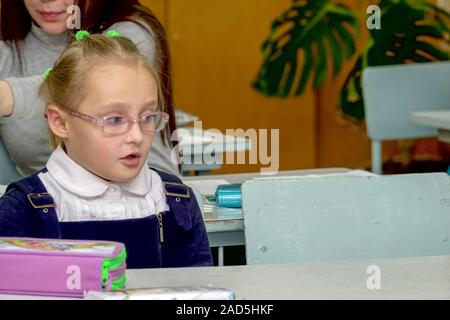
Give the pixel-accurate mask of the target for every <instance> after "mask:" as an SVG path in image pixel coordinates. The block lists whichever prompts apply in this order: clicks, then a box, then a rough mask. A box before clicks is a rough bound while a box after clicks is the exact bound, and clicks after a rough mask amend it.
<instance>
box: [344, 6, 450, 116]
mask: <svg viewBox="0 0 450 320" xmlns="http://www.w3.org/2000/svg"><path fill="white" fill-rule="evenodd" d="M380 8H381V12H382V15H381V29H374V30H371V32H370V33H371V40H370V41H369V42H368V44H367V46H366V47H365V49H364V50H363V52H362V54H361V57H360V58H359V59H358V60H357V62H356V64H355V66H354V68H353V69H352V71H351V72H350V74H349V76H348V77H347V80H346V82H345V85H344V88H343V90H342V92H341V96H340V107H341V110H342V113H343V114H344V115H345V116H349V117H351V118H354V119H356V120H364V102H363V97H362V88H361V74H362V70H363V69H364V68H365V67H367V66H380V65H393V64H403V63H413V62H428V61H435V60H448V59H450V56H449V52H448V51H445V50H443V49H442V48H441V47H440V46H439V45H438V43H439V42H442V41H444V42H447V43H449V33H450V30H449V23H448V19H449V18H450V15H449V13H447V12H445V11H443V10H442V9H439V8H437V7H436V6H434V5H431V4H428V3H426V2H425V0H423V1H417V0H416V1H413V0H385V1H382V2H381V3H380Z"/></svg>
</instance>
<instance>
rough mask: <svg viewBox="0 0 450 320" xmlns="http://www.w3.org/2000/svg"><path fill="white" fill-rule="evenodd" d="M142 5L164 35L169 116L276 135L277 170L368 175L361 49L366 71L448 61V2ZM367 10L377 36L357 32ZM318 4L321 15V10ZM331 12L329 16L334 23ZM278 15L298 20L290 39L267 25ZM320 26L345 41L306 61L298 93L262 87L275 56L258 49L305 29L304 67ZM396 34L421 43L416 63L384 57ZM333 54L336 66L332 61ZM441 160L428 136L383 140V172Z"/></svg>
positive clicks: (236, 168) (192, 0)
mask: <svg viewBox="0 0 450 320" xmlns="http://www.w3.org/2000/svg"><path fill="white" fill-rule="evenodd" d="M141 2H142V3H143V4H144V5H146V6H147V7H149V8H150V9H151V10H153V12H155V14H156V15H157V16H158V17H159V18H160V19H161V21H162V22H163V24H164V26H165V28H166V31H167V34H168V39H169V43H170V47H171V54H172V64H173V82H174V92H175V104H176V106H177V108H181V109H182V110H185V111H187V112H189V113H192V114H194V115H196V116H198V117H199V118H200V120H202V121H203V128H204V129H208V128H217V129H219V130H221V131H222V132H225V130H226V129H227V128H231V129H234V128H242V129H244V130H246V129H248V128H254V129H280V146H279V149H280V170H289V169H303V168H321V167H348V168H365V169H368V168H369V167H370V142H369V139H368V138H367V134H366V129H365V124H364V114H363V107H362V101H361V97H360V96H358V95H360V90H359V92H358V90H357V89H358V81H359V78H358V76H360V70H357V69H358V68H356V69H355V65H357V64H358V62H361V61H365V62H367V61H366V60H367V59H366V60H364V59H365V58H367V51H368V45H370V44H371V45H372V48H371V49H369V50H372V51H373V52H370V54H369V57H371V59H369V60H370V61H369V65H380V64H397V63H411V62H422V60H423V61H434V60H448V59H449V33H448V28H449V19H448V12H449V11H450V1H448V0H444V1H442V0H441V1H394V0H390V1H374V0H372V1H365V0H353V1H350V0H340V1H326V0H314V1H297V0H214V1H211V0H189V1H186V0H142V1H141ZM424 3H425V4H424ZM426 3H428V4H429V5H427V4H426ZM373 4H378V5H379V6H380V8H381V9H382V15H383V16H382V20H381V22H382V29H381V30H382V31H383V30H384V32H385V33H384V34H383V35H382V36H381V37H380V36H379V35H380V34H381V33H380V30H369V29H368V28H367V27H366V22H367V19H368V18H369V17H370V14H369V13H367V8H368V7H369V6H370V5H373ZM327 6H329V7H328V8H329V9H330V10H328V11H326V10H325V11H324V10H323V9H324V8H326V7H327ZM330 6H331V7H330ZM336 8H338V9H339V10H341V11H339V10H336ZM342 10H344V11H342ZM334 12H336V13H337V15H335V16H333V13H334ZM285 14H286V16H285V17H284V18H286V17H288V16H289V15H290V14H291V15H292V14H296V15H298V14H303V15H304V18H305V19H304V20H302V21H301V24H302V25H301V26H300V27H301V28H298V30H297V31H298V32H297V34H296V33H295V30H294V31H292V29H289V24H288V23H284V24H283V23H280V27H276V26H275V25H274V22H275V21H276V20H277V19H278V21H282V20H283V15H285ZM285 22H286V21H285ZM324 24H327V25H331V26H336V28H337V29H339V30H341V35H342V33H345V34H348V35H349V36H350V39H346V38H345V37H336V38H337V43H336V44H335V45H337V47H333V46H328V47H326V48H325V49H326V59H325V60H326V61H325V64H326V65H325V66H324V63H323V61H322V62H320V61H319V62H317V60H315V61H312V62H311V63H312V64H313V65H312V68H313V69H314V70H313V72H312V73H311V74H310V75H309V78H308V79H307V80H308V81H307V82H306V83H304V89H303V91H302V92H301V94H299V95H296V94H295V91H296V85H295V83H294V85H293V87H292V88H291V90H290V91H289V90H288V91H289V92H288V94H286V93H287V92H286V91H284V92H280V90H275V91H274V90H273V88H272V89H271V88H270V85H272V86H273V85H274V84H273V83H272V84H270V83H269V84H268V83H267V81H269V82H270V81H271V80H270V79H274V80H273V81H276V76H274V75H273V73H274V72H275V73H276V68H277V65H275V66H274V65H272V66H271V65H267V64H266V67H265V68H264V67H263V66H264V63H266V62H267V61H268V60H267V57H268V55H270V54H272V56H271V58H274V54H273V51H272V52H270V50H268V49H267V47H266V50H265V51H264V50H263V49H262V45H263V43H264V42H265V41H266V40H271V41H272V44H273V40H274V39H276V38H277V37H280V35H281V34H283V33H284V32H287V31H288V32H290V37H286V38H284V39H282V41H291V40H293V39H294V36H298V35H299V33H301V32H304V31H305V29H308V28H309V29H308V30H307V31H309V33H310V35H308V39H305V38H303V39H302V40H301V41H303V43H306V44H308V43H310V44H311V46H312V49H311V53H312V58H313V59H315V58H316V57H317V56H319V58H320V52H319V51H320V48H319V47H318V46H317V45H316V44H317V41H318V40H320V39H321V37H322V36H324V37H327V35H326V33H327V32H329V31H330V30H327V28H322V27H320V26H321V25H324ZM423 25H426V26H429V27H430V28H432V29H433V28H434V30H437V31H436V32H439V36H436V34H434V31H433V32H432V34H433V36H432V37H430V36H427V34H426V32H425V34H421V33H422V31H423V30H426V29H423V30H421V29H416V27H418V26H423ZM342 27H344V28H345V30H344V31H342ZM408 28H409V29H408ZM289 30H290V31H289ZM427 30H429V29H427ZM335 31H336V30H334V32H335ZM345 31H347V32H345ZM382 31H381V32H382ZM400 31H406V34H407V35H408V34H410V35H412V37H409V38H408V37H407V39H406V40H408V39H419V40H423V42H425V43H428V44H429V45H430V46H432V50H431V49H430V50H429V51H430V52H428V53H427V52H422V55H420V57H421V58H420V57H419V58H417V57H408V54H409V53H408V52H404V54H405V56H404V57H403V56H400V57H392V56H391V55H390V54H389V53H391V51H392V50H393V49H392V50H391V49H389V46H392V47H393V48H394V49H395V47H394V46H395V45H396V43H393V42H392V41H391V40H392V39H391V38H389V37H394V35H395V34H396V33H397V34H398V33H400ZM408 31H410V32H408ZM377 32H378V33H377ZM427 32H428V31H427ZM415 33H417V34H415ZM345 34H344V35H345ZM335 35H336V33H335ZM400 36H401V35H400ZM374 39H375V43H373V41H374ZM406 40H405V41H406ZM282 41H281V42H282ZM349 41H350V42H349ZM379 42H380V43H379ZM328 43H330V42H328ZM278 45H280V42H279V43H278ZM409 45H410V44H408V43H407V45H406V49H405V50H411V48H408V46H409ZM414 45H417V44H412V46H413V50H415V51H416V52H417V50H416V49H418V50H419V51H420V48H419V47H418V48H414ZM386 46H387V48H385V47H386ZM374 48H375V50H373V49H374ZM377 48H378V51H383V50H384V52H387V54H386V55H387V57H386V56H385V57H384V58H387V59H384V60H383V59H379V58H377V57H375V58H374V55H376V54H377V52H376V51H377ZM422 48H425V49H426V48H427V47H422ZM436 50H437V51H436ZM338 51H342V52H341V53H339V52H338ZM425 51H426V50H425ZM338 53H339V55H340V58H339V59H340V60H338V61H337V60H336V56H337V55H338ZM397 53H398V52H397ZM364 54H366V55H365V56H364ZM378 54H379V53H378ZM392 55H394V54H392ZM400 55H401V54H400ZM305 57H306V55H305V52H304V51H302V50H299V51H298V66H297V67H298V68H299V69H300V71H299V72H298V73H297V75H296V77H299V75H301V71H302V70H301V69H302V67H303V68H306V67H305V66H306V64H304V61H305ZM423 57H425V58H423ZM285 58H286V57H285ZM310 58H311V57H310ZM282 59H284V58H282ZM319 60H320V59H319ZM322 60H323V59H322ZM321 63H322V65H321ZM281 65H283V62H282V63H281ZM279 66H280V64H279V65H278V67H279ZM360 67H361V66H360ZM314 72H315V74H314ZM271 73H272V74H271ZM355 76H356V77H355ZM268 79H269V80H268ZM297 80H298V79H297V78H296V81H297ZM294 82H295V81H294ZM265 86H266V87H265ZM275 86H276V84H275ZM449 89H450V88H449ZM281 91H283V90H281ZM254 145H255V144H254ZM449 154H450V152H449V147H448V145H445V144H443V143H440V142H438V141H437V139H435V138H431V139H418V140H414V141H395V142H388V143H385V144H384V146H383V156H384V166H385V173H402V172H414V171H415V172H424V171H442V170H444V171H445V169H446V168H447V167H448V164H449V162H450V161H449ZM259 168H260V166H259V165H224V166H223V167H222V169H221V170H219V171H214V173H217V174H219V173H231V172H233V173H236V172H249V171H259Z"/></svg>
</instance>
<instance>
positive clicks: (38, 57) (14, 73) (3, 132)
mask: <svg viewBox="0 0 450 320" xmlns="http://www.w3.org/2000/svg"><path fill="white" fill-rule="evenodd" d="M0 4H1V5H0V140H3V142H4V144H5V147H6V149H7V151H8V153H9V156H10V157H11V159H12V160H13V162H14V163H15V164H16V167H17V169H18V170H19V172H20V173H21V174H22V175H24V176H25V175H29V174H32V173H35V172H36V171H39V170H41V169H42V168H43V167H44V166H45V164H46V162H47V160H48V158H49V156H50V154H51V151H52V150H51V148H50V146H49V145H48V143H47V141H48V137H47V125H46V123H45V122H44V121H43V120H44V119H43V118H42V114H43V113H44V109H45V105H44V103H43V102H42V101H41V100H40V99H39V97H38V96H37V91H38V90H37V89H38V87H39V85H40V84H41V83H42V73H43V72H44V71H45V70H46V69H48V68H49V67H51V66H52V65H53V64H54V63H55V61H56V59H57V58H58V57H59V56H60V55H61V53H62V52H63V50H64V49H65V48H66V47H67V45H68V42H69V39H71V38H73V35H74V34H75V33H76V31H77V30H75V29H69V28H68V27H70V28H72V27H76V28H79V27H80V26H78V25H76V23H73V22H76V20H77V19H73V18H72V17H71V16H69V14H68V13H67V11H69V13H72V12H74V11H72V10H71V7H70V6H71V5H73V4H75V5H77V6H78V8H79V9H80V10H79V12H80V14H79V16H78V17H79V18H80V22H81V29H83V30H87V31H89V32H90V33H92V34H94V33H105V32H106V31H107V30H108V29H114V30H116V31H118V32H120V34H121V35H123V36H125V37H128V38H130V39H131V40H132V41H133V42H134V43H135V44H136V45H137V46H138V48H139V50H140V51H141V53H143V54H144V55H145V56H146V57H147V59H148V60H149V61H150V62H151V64H152V65H153V66H154V68H155V69H156V70H157V71H158V73H159V74H160V78H161V86H162V91H163V94H164V98H165V99H164V100H165V103H166V104H167V108H166V112H167V113H168V114H169V115H170V119H169V125H168V126H166V129H165V130H163V131H161V132H160V133H159V134H155V135H154V141H153V148H152V149H153V152H151V154H150V156H149V159H148V163H149V164H150V165H151V166H152V167H154V168H156V169H159V170H163V171H166V172H169V173H172V174H175V175H179V170H178V169H179V168H178V163H177V162H176V161H173V160H172V159H171V142H170V133H171V132H172V131H173V130H175V129H176V128H175V117H174V113H173V108H172V89H171V84H170V61H169V49H168V45H167V40H166V37H165V33H164V29H163V27H162V26H161V24H160V23H159V21H158V20H157V19H156V17H155V16H154V15H153V14H152V12H150V10H148V9H147V8H145V7H144V6H142V5H140V4H139V1H138V0H95V1H91V0H17V1H11V0H0ZM68 9H69V10H68ZM72 33H73V35H72ZM0 143H1V141H0Z"/></svg>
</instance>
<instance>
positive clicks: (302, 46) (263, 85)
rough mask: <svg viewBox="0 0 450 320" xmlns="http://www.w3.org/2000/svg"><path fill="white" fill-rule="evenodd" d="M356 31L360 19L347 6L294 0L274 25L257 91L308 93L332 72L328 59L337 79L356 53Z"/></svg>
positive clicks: (283, 94)
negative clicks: (311, 83) (309, 84)
mask: <svg viewBox="0 0 450 320" xmlns="http://www.w3.org/2000/svg"><path fill="white" fill-rule="evenodd" d="M355 30H358V20H357V18H356V15H355V13H354V12H352V11H351V10H350V9H348V8H347V7H346V6H344V5H339V4H332V3H330V1H329V0H314V1H305V0H293V2H292V6H291V7H290V8H289V9H288V10H287V11H286V12H285V13H284V14H282V15H281V16H280V17H279V18H278V19H276V20H275V21H274V22H273V24H272V28H271V33H270V35H269V37H268V39H267V41H266V42H265V43H264V44H263V46H262V51H263V55H264V61H263V64H262V66H261V68H260V70H259V73H258V75H257V77H256V80H255V81H254V82H253V87H254V88H255V89H256V90H257V91H259V92H261V93H262V94H264V95H266V96H276V97H287V96H288V95H290V94H291V93H292V92H293V93H294V94H295V95H300V94H302V93H303V92H304V90H305V88H306V86H307V83H308V80H309V79H310V78H313V86H314V88H318V87H319V86H320V85H321V84H322V83H323V80H324V78H325V75H326V74H327V71H328V70H327V69H328V68H329V66H328V64H329V63H328V57H331V59H332V61H333V73H334V74H335V75H336V74H337V73H339V71H340V70H341V67H342V64H343V62H344V61H345V59H348V58H349V57H350V56H352V55H353V53H354V52H355V41H354V34H353V33H352V31H355Z"/></svg>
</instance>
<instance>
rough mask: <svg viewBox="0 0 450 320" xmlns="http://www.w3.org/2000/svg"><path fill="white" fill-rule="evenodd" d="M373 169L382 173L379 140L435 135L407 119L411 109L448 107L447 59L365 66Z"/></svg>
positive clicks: (449, 65) (449, 75)
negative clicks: (443, 60)
mask: <svg viewBox="0 0 450 320" xmlns="http://www.w3.org/2000/svg"><path fill="white" fill-rule="evenodd" d="M362 87H363V97H364V105H365V114H366V115H365V119H366V124H367V134H368V136H369V138H370V140H371V142H372V171H373V172H374V173H378V174H381V173H382V153H381V147H382V145H381V144H382V141H386V140H398V139H412V138H420V137H430V136H435V135H437V131H436V130H435V129H432V128H427V127H426V126H421V125H418V124H414V123H412V122H410V121H409V115H410V114H411V112H413V111H421V110H424V111H426V110H443V109H449V108H450V61H447V62H427V63H417V64H405V65H395V66H382V67H368V68H366V69H364V71H363V76H362Z"/></svg>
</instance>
